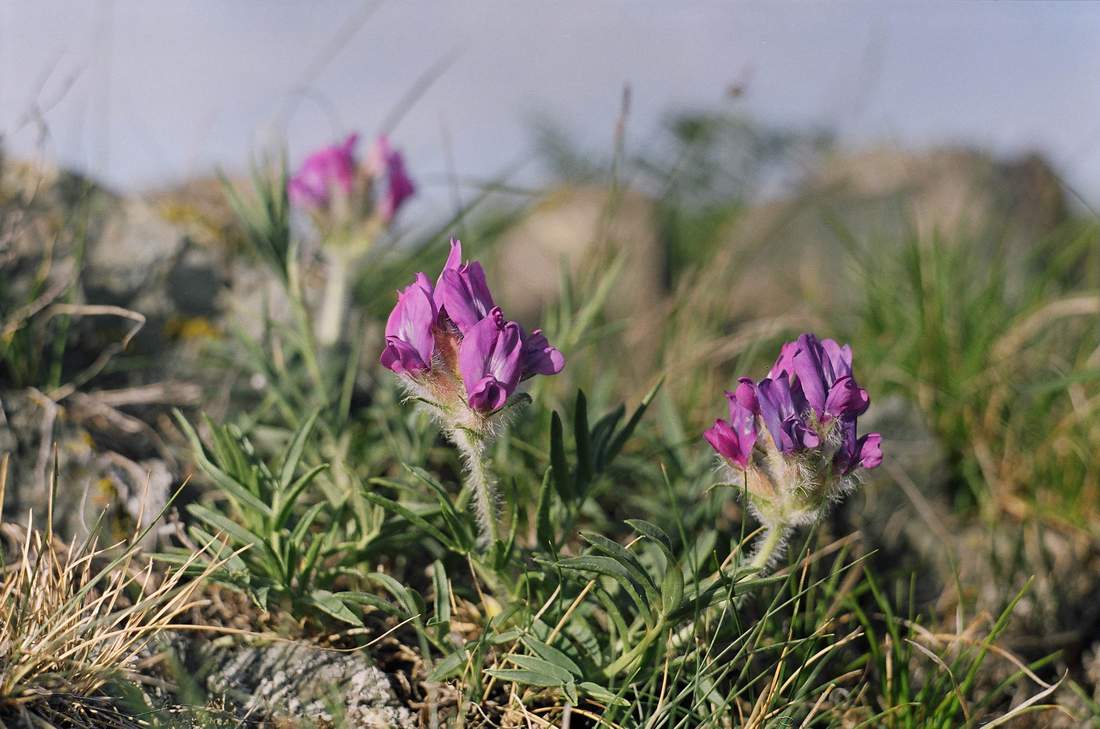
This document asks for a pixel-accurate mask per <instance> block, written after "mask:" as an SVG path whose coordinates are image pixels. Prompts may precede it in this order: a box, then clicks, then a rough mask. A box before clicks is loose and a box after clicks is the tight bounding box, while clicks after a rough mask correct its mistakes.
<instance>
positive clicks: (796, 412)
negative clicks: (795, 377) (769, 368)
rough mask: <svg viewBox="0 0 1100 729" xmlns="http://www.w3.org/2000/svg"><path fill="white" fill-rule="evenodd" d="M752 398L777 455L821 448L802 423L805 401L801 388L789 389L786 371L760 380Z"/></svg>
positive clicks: (817, 437) (818, 440)
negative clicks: (757, 404)
mask: <svg viewBox="0 0 1100 729" xmlns="http://www.w3.org/2000/svg"><path fill="white" fill-rule="evenodd" d="M756 398H757V401H758V402H759V404H760V414H761V416H762V417H763V418H764V425H765V426H766V427H767V428H768V432H769V433H771V436H772V441H774V442H775V447H776V448H778V449H779V451H780V452H781V453H791V452H793V451H796V450H804V449H806V448H816V447H817V446H819V445H821V438H820V437H819V436H818V434H817V433H816V432H815V431H814V430H813V429H812V428H811V427H810V426H809V424H808V423H807V422H806V419H805V414H806V410H807V408H806V401H805V398H804V396H803V394H802V390H801V388H798V387H793V388H792V387H791V384H790V380H789V378H788V376H787V373H786V372H782V373H780V375H779V376H778V377H776V378H775V379H774V380H773V379H769V378H764V379H763V380H761V381H760V384H758V385H757V386H756Z"/></svg>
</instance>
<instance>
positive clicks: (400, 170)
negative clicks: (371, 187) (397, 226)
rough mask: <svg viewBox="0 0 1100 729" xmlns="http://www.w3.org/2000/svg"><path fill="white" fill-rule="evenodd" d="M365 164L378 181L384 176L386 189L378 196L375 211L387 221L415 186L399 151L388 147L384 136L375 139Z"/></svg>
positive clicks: (414, 190) (413, 190)
mask: <svg viewBox="0 0 1100 729" xmlns="http://www.w3.org/2000/svg"><path fill="white" fill-rule="evenodd" d="M366 166H367V170H368V173H369V174H370V175H371V177H373V178H374V179H375V180H376V181H379V182H380V181H381V180H382V178H383V177H385V183H386V189H385V192H383V193H382V194H381V195H380V196H379V198H378V206H377V212H378V216H379V217H380V218H381V219H382V220H383V221H384V222H387V223H388V222H389V221H390V220H392V219H393V216H394V215H396V214H397V211H398V209H399V208H400V207H401V205H402V203H404V202H405V200H407V199H408V198H409V197H411V196H412V195H413V193H415V192H416V186H415V185H414V184H413V182H412V180H411V179H410V178H409V176H408V173H407V172H406V170H405V161H404V158H402V156H401V153H400V152H397V151H395V150H394V149H393V148H392V147H390V143H389V140H388V139H387V138H386V137H385V136H380V137H378V139H377V140H375V143H374V146H373V147H372V148H371V151H370V155H369V156H368V161H367V165H366Z"/></svg>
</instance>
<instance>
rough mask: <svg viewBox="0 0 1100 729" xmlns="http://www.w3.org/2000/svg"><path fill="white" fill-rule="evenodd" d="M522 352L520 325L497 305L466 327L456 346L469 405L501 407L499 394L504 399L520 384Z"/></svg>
mask: <svg viewBox="0 0 1100 729" xmlns="http://www.w3.org/2000/svg"><path fill="white" fill-rule="evenodd" d="M522 352H523V340H522V336H521V334H520V329H519V325H518V324H516V323H515V322H505V321H504V315H503V314H502V313H501V311H500V309H496V308H494V309H493V310H492V311H491V312H490V313H489V315H488V316H486V317H485V318H484V319H482V320H481V321H479V322H477V324H475V325H474V326H473V327H471V328H470V329H469V331H467V333H466V334H465V336H464V337H463V339H462V343H461V344H460V345H459V349H458V368H459V373H460V374H461V375H462V382H463V383H464V384H465V385H466V394H467V395H468V396H469V403H470V407H472V408H475V409H477V410H482V411H485V410H495V409H496V408H498V407H500V404H497V403H498V401H499V400H500V398H501V397H503V398H504V399H505V400H506V399H507V398H508V397H509V396H510V395H511V394H512V393H513V392H514V391H515V389H516V386H517V385H518V384H519V376H520V360H521V356H522ZM501 393H503V395H502V394H501ZM501 404H502V403H501Z"/></svg>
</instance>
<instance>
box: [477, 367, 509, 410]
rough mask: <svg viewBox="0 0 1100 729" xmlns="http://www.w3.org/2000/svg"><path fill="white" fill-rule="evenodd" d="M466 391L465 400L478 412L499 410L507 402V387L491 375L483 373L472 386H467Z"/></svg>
mask: <svg viewBox="0 0 1100 729" xmlns="http://www.w3.org/2000/svg"><path fill="white" fill-rule="evenodd" d="M468 392H469V398H468V400H467V402H469V403H470V407H472V408H473V409H474V410H477V411H478V412H483V413H489V412H492V411H494V410H499V409H500V408H502V407H504V404H505V403H506V402H508V395H509V390H508V388H506V387H505V386H504V385H503V384H502V383H501V382H500V381H499V380H497V378H495V377H493V376H492V375H485V377H483V378H481V379H480V380H478V381H477V382H476V383H475V384H474V386H473V387H472V388H469V389H468Z"/></svg>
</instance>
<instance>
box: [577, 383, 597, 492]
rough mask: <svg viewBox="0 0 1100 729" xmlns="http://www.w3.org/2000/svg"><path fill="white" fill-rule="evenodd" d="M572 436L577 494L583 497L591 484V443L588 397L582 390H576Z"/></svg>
mask: <svg viewBox="0 0 1100 729" xmlns="http://www.w3.org/2000/svg"><path fill="white" fill-rule="evenodd" d="M573 438H574V439H575V440H576V442H577V476H576V490H577V495H578V496H581V497H583V496H584V495H585V494H586V493H588V487H589V486H590V485H591V484H592V474H593V469H592V443H591V441H590V434H589V431H588V399H587V398H586V397H585V396H584V390H577V405H576V409H575V411H574V412H573Z"/></svg>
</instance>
